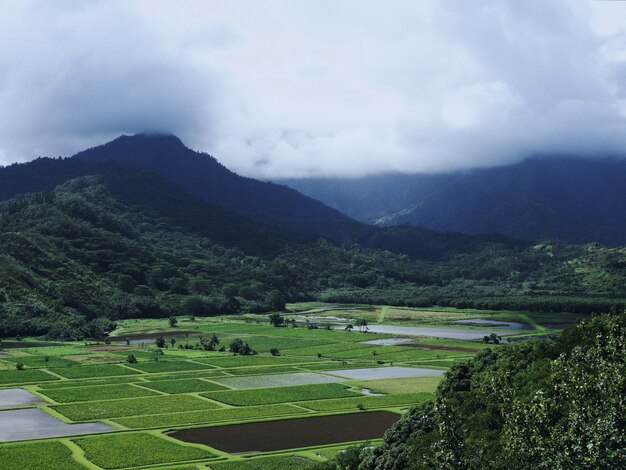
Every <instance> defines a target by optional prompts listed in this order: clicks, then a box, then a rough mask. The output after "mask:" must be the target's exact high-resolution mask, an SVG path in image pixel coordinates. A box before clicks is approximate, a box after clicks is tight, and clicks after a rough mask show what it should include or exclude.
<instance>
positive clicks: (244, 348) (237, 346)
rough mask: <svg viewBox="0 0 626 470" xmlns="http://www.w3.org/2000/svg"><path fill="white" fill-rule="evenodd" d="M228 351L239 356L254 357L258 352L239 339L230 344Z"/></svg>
mask: <svg viewBox="0 0 626 470" xmlns="http://www.w3.org/2000/svg"><path fill="white" fill-rule="evenodd" d="M228 350H229V351H230V352H231V353H233V354H237V355H239V356H253V355H254V354H256V351H255V350H254V349H252V348H251V347H250V345H249V344H248V343H246V342H245V341H242V340H241V339H239V338H238V339H236V340H234V341H233V342H232V343H230V345H229V346H228Z"/></svg>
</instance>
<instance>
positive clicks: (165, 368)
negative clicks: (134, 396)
mask: <svg viewBox="0 0 626 470" xmlns="http://www.w3.org/2000/svg"><path fill="white" fill-rule="evenodd" d="M132 367H133V369H138V370H141V371H143V372H148V373H150V374H153V373H157V372H177V371H186V370H200V369H210V368H211V366H210V365H208V364H207V365H205V364H198V363H197V362H189V361H171V360H168V361H165V360H161V361H158V362H139V363H137V364H133V365H132Z"/></svg>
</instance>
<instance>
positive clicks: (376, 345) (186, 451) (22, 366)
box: [0, 303, 558, 470]
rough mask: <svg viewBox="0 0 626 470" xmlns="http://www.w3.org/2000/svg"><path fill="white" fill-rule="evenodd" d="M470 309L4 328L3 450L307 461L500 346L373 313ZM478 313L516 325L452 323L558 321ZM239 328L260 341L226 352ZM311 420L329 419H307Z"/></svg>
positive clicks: (314, 307)
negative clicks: (385, 330)
mask: <svg viewBox="0 0 626 470" xmlns="http://www.w3.org/2000/svg"><path fill="white" fill-rule="evenodd" d="M476 313H477V312H474V311H471V310H456V309H450V308H447V309H441V310H438V309H436V308H431V309H428V310H422V309H407V308H404V309H399V308H392V307H389V306H364V305H343V304H323V303H296V304H289V305H287V311H286V312H285V313H284V314H283V316H282V318H283V319H284V321H285V324H284V326H277V327H276V326H271V325H270V323H269V321H268V317H267V315H258V314H244V315H239V316H235V317H228V316H224V317H214V318H207V317H203V318H198V317H189V316H183V317H178V318H177V320H178V321H177V323H176V326H175V327H174V328H172V327H171V326H170V324H169V322H168V320H167V319H127V320H121V321H119V322H118V328H117V329H115V330H114V331H112V333H111V335H110V336H109V337H108V338H107V339H106V341H102V340H101V341H99V342H97V341H93V340H85V341H74V342H72V341H69V342H63V343H54V342H41V343H40V344H39V343H38V340H37V339H36V338H24V339H23V340H22V341H11V340H3V341H2V343H0V348H1V349H2V353H1V355H0V387H1V388H0V423H1V424H0V441H4V442H3V443H1V444H0V460H1V461H2V462H5V464H4V467H3V468H7V469H10V470H12V469H16V470H17V469H20V470H21V469H22V468H24V467H23V464H24V462H25V460H24V459H25V458H26V456H30V457H29V458H31V459H32V458H33V456H34V455H36V456H37V458H38V459H40V461H41V462H44V461H45V462H58V464H59V468H61V467H62V468H90V469H97V468H107V469H109V468H110V469H121V468H137V467H141V468H170V469H183V468H185V469H192V468H193V469H208V468H215V469H224V468H231V467H233V465H244V466H243V467H239V466H238V467H237V468H246V467H245V465H250V466H251V468H252V467H253V468H257V469H273V468H278V467H279V466H280V467H281V468H294V469H295V468H308V467H311V468H313V467H314V466H315V465H317V464H319V463H320V462H323V461H324V460H325V459H327V458H329V457H332V456H333V455H335V454H336V453H337V452H339V451H341V450H342V449H345V448H346V447H349V446H350V445H351V444H352V442H353V441H362V440H367V441H368V442H372V443H375V442H379V441H380V439H381V438H382V435H383V432H384V431H385V430H386V429H387V428H388V427H389V425H390V424H392V423H393V422H395V421H397V420H398V419H399V418H400V416H401V415H402V414H403V413H405V412H406V410H407V408H409V407H411V406H414V405H415V404H416V403H420V402H428V401H432V400H433V398H434V392H435V389H436V387H437V385H438V384H439V382H440V381H441V378H442V374H443V372H445V371H446V370H447V369H448V368H450V367H451V366H452V365H454V364H456V363H458V362H460V361H464V360H467V359H468V358H470V357H472V356H473V355H474V354H475V352H476V351H480V350H485V349H486V348H493V347H496V348H497V347H499V345H497V344H487V343H485V342H484V340H475V341H468V340H462V339H450V338H445V337H442V336H438V337H437V336H424V335H420V336H411V337H407V336H406V335H404V336H397V335H393V334H380V333H376V332H373V330H374V329H375V327H376V325H377V324H379V321H384V322H385V324H390V325H396V326H398V327H405V328H410V327H416V325H420V326H422V325H428V326H429V327H430V328H432V329H433V330H435V329H438V330H441V331H444V332H445V331H447V329H448V328H449V327H450V326H452V325H458V324H457V323H454V322H455V321H456V319H459V318H473V317H475V314H476ZM480 315H481V318H483V319H484V318H488V319H492V320H493V321H497V320H496V319H499V320H502V319H505V320H510V321H514V320H515V321H519V322H523V326H524V328H523V329H517V330H514V329H508V330H507V329H502V328H491V327H490V326H484V325H482V324H481V325H480V326H474V325H466V326H461V327H459V326H454V328H455V330H456V329H458V330H462V331H466V332H473V331H480V334H482V333H484V332H489V333H495V334H496V336H500V337H502V336H503V334H504V333H507V334H508V335H509V336H507V337H506V338H507V339H504V338H503V342H506V341H507V340H508V339H509V338H511V339H517V338H524V337H529V336H532V335H535V334H547V333H558V330H552V329H548V328H546V327H544V326H543V325H542V323H543V322H546V323H550V322H551V321H552V319H551V317H550V315H549V314H548V315H543V314H527V313H522V312H506V311H497V312H495V311H494V312H489V311H481V312H480ZM528 315H530V317H528ZM338 318H339V319H342V320H340V321H341V322H345V323H341V326H342V327H341V328H339V323H337V322H338V320H337V319H338ZM530 318H532V320H531V319H530ZM366 319H367V320H366ZM291 320H294V321H293V322H291ZM363 323H365V324H366V325H363ZM344 325H345V326H344ZM347 325H355V326H354V327H353V328H352V329H350V328H346V326H347ZM356 325H360V327H359V326H356ZM358 328H360V329H361V331H358ZM213 335H215V337H216V338H217V339H218V341H219V342H218V343H216V344H214V345H213V346H212V348H213V350H206V349H208V347H207V346H206V343H205V342H203V338H204V339H206V338H211V337H212V336H213ZM160 338H161V339H162V342H161V343H160V347H159V346H157V344H159V339H160ZM397 339H403V341H401V342H396V341H394V340H397ZM236 340H241V341H243V342H244V343H247V344H248V345H249V346H250V348H251V349H253V350H254V351H255V354H253V355H244V356H242V355H236V354H234V353H232V352H228V349H229V348H230V347H231V345H232V344H233V343H234V342H236ZM498 342H499V341H498ZM20 343H21V344H20ZM20 346H22V347H20ZM219 349H224V351H222V352H220V351H219ZM131 357H132V359H131ZM316 420H317V421H320V422H322V421H324V423H326V424H324V425H323V426H314V427H311V425H308V424H307V423H317V421H316ZM299 423H302V424H303V425H304V427H301V428H299V427H298V426H299ZM340 423H344V424H340ZM376 423H378V424H376ZM207 425H208V426H210V427H207ZM253 428H254V429H253ZM299 429H300V430H299ZM213 431H214V432H213ZM94 433H98V434H94ZM122 449H123V450H122ZM31 462H33V461H31ZM7 465H8V466H7ZM233 468H234V467H233Z"/></svg>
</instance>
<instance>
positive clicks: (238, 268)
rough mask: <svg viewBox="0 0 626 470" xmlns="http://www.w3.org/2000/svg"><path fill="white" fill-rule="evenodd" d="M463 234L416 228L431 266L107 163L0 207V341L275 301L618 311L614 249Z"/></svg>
mask: <svg viewBox="0 0 626 470" xmlns="http://www.w3.org/2000/svg"><path fill="white" fill-rule="evenodd" d="M397 230H399V229H397ZM409 233H410V234H412V233H413V230H409ZM400 234H401V231H400ZM385 236H386V235H385ZM412 236H413V235H411V237H412ZM461 240H462V242H461V243H457V242H455V243H457V245H456V246H455V244H453V243H452V242H454V241H455V240H454V239H453V238H450V236H447V237H442V238H441V239H439V238H438V237H437V235H436V234H434V233H432V232H427V233H426V235H425V236H424V237H423V244H422V245H421V246H420V249H422V250H424V251H426V252H431V251H435V250H437V249H439V250H440V256H439V257H437V258H435V259H433V258H431V257H423V258H419V257H418V258H413V259H412V258H409V257H408V256H406V255H403V254H393V253H391V252H390V251H388V250H378V249H370V248H367V247H364V246H362V245H358V244H354V243H352V244H350V243H344V244H343V245H341V246H337V245H334V244H332V243H329V242H327V241H324V240H320V241H312V240H310V239H308V238H306V237H305V238H302V237H300V236H299V235H294V234H293V233H291V232H285V231H280V230H276V229H274V228H271V227H268V226H264V225H260V224H258V223H256V222H252V221H249V220H247V219H244V218H242V217H240V216H238V215H236V214H233V213H231V212H229V211H226V210H225V209H223V208H220V207H217V206H214V205H211V204H209V203H206V202H205V201H202V200H200V199H198V198H196V197H195V196H192V195H190V194H188V193H186V192H184V191H182V190H181V189H180V188H177V187H176V186H173V185H171V184H170V183H168V182H166V181H164V180H163V179H162V178H160V177H158V176H156V175H154V174H153V173H147V172H145V171H141V170H135V171H128V170H126V169H124V170H121V169H119V168H118V169H114V168H110V169H108V170H101V172H100V173H99V174H95V175H91V176H84V177H79V178H76V179H73V180H70V181H67V182H66V183H64V184H62V185H59V186H58V187H56V188H55V189H54V191H51V192H45V193H34V194H30V195H23V196H19V197H17V198H14V199H11V200H9V201H6V202H4V203H2V204H1V205H0V319H1V320H0V336H14V335H25V334H49V335H50V336H51V337H55V338H76V337H82V336H83V335H85V334H88V332H92V333H93V332H94V331H95V330H97V329H98V328H106V322H105V320H107V319H119V318H132V317H164V316H169V315H174V314H190V313H191V314H197V315H217V314H228V313H236V312H241V311H268V310H275V309H281V308H282V307H283V305H284V303H285V301H305V300H327V301H333V302H338V301H341V302H359V303H376V304H390V305H413V306H430V305H433V304H439V305H450V306H458V307H462V306H466V307H470V306H474V307H479V308H512V309H522V310H526V309H530V310H543V311H564V310H569V311H577V312H592V311H601V310H607V309H609V308H610V307H611V306H612V305H622V304H623V303H624V302H623V301H622V300H620V299H621V298H624V297H626V283H625V282H624V279H626V251H625V250H618V249H608V248H603V247H601V246H598V245H589V246H575V245H565V244H544V245H537V246H526V245H516V244H514V243H508V242H507V243H501V242H498V241H497V240H492V241H490V240H487V239H484V238H472V237H468V236H465V237H462V238H461ZM102 319H104V320H102ZM94 322H95V323H94ZM99 322H100V323H99Z"/></svg>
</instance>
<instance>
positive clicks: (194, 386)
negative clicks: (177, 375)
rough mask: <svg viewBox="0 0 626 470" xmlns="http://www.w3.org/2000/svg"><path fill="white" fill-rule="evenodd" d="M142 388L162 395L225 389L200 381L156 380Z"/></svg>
mask: <svg viewBox="0 0 626 470" xmlns="http://www.w3.org/2000/svg"><path fill="white" fill-rule="evenodd" d="M142 386H143V387H147V388H151V389H153V390H158V391H159V392H164V393H172V394H176V393H194V392H210V391H213V390H224V389H226V387H224V386H223V385H218V384H216V383H213V382H207V381H206V380H200V379H181V380H156V381H153V382H149V383H145V384H142Z"/></svg>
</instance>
